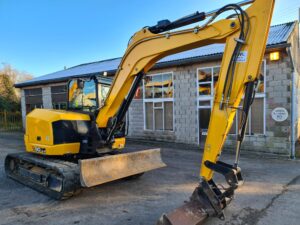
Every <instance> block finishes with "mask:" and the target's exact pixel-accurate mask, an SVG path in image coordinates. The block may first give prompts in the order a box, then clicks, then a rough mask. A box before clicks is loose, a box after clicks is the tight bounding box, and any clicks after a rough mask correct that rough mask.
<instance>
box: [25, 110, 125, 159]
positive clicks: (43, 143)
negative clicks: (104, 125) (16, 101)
mask: <svg viewBox="0 0 300 225" xmlns="http://www.w3.org/2000/svg"><path fill="white" fill-rule="evenodd" d="M56 121H86V122H89V121H90V117H89V115H87V114H83V113H77V112H71V111H65V110H53V109H35V110H33V111H32V112H30V113H29V114H28V115H27V117H26V132H25V135H24V142H25V146H26V151H27V152H30V153H35V154H40V155H53V156H63V155H71V154H73V155H75V154H79V152H80V140H77V141H75V142H72V143H62V144H55V140H54V139H55V137H54V129H53V122H56ZM86 129H87V128H86ZM82 132H87V130H86V131H82ZM124 147H125V138H116V139H115V141H114V143H113V144H112V146H111V149H112V150H113V149H118V150H121V149H123V148H124Z"/></svg>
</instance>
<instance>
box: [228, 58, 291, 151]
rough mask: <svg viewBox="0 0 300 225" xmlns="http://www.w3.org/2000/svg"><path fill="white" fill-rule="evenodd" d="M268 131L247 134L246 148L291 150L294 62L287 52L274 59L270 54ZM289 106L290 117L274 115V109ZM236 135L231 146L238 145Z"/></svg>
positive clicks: (267, 109) (267, 72)
mask: <svg viewBox="0 0 300 225" xmlns="http://www.w3.org/2000/svg"><path fill="white" fill-rule="evenodd" d="M266 61H267V63H266V64H267V71H266V106H265V107H266V108H265V110H266V111H265V113H266V115H265V116H266V132H265V134H264V135H252V136H246V137H245V140H244V142H243V145H242V146H243V147H242V148H243V149H245V150H249V151H259V152H269V153H277V154H285V155H288V154H290V150H291V140H290V138H291V129H290V128H291V76H292V69H291V62H290V59H289V57H288V56H287V54H286V53H284V52H281V59H280V60H279V61H270V60H269V57H268V54H267V55H266ZM276 107H283V108H285V109H286V110H287V111H288V113H289V115H288V118H287V120H285V121H283V122H276V121H274V120H273V119H272V116H271V113H272V110H273V109H275V108H276ZM235 139H236V137H235V136H229V137H228V140H227V142H226V147H227V148H234V147H235Z"/></svg>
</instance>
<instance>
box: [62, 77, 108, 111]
mask: <svg viewBox="0 0 300 225" xmlns="http://www.w3.org/2000/svg"><path fill="white" fill-rule="evenodd" d="M111 82H112V79H111V78H107V77H103V76H98V77H97V76H92V77H88V78H74V79H71V80H69V82H68V84H67V86H68V106H67V109H68V110H71V111H79V112H80V111H82V112H95V110H96V109H99V108H101V106H103V105H104V102H105V99H106V97H107V94H108V91H109V89H110V86H111Z"/></svg>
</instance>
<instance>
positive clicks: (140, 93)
mask: <svg viewBox="0 0 300 225" xmlns="http://www.w3.org/2000/svg"><path fill="white" fill-rule="evenodd" d="M142 98H143V84H142V83H141V84H140V85H139V87H138V88H137V90H136V92H135V94H134V99H142Z"/></svg>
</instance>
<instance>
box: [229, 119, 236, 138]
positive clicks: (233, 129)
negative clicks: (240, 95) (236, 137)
mask: <svg viewBox="0 0 300 225" xmlns="http://www.w3.org/2000/svg"><path fill="white" fill-rule="evenodd" d="M236 115H237V114H235V117H234V119H233V122H232V126H231V128H230V130H229V134H237V132H236Z"/></svg>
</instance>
